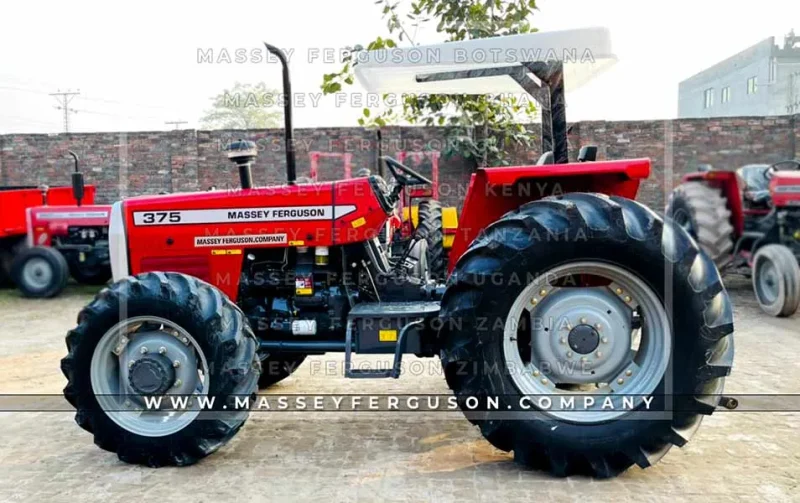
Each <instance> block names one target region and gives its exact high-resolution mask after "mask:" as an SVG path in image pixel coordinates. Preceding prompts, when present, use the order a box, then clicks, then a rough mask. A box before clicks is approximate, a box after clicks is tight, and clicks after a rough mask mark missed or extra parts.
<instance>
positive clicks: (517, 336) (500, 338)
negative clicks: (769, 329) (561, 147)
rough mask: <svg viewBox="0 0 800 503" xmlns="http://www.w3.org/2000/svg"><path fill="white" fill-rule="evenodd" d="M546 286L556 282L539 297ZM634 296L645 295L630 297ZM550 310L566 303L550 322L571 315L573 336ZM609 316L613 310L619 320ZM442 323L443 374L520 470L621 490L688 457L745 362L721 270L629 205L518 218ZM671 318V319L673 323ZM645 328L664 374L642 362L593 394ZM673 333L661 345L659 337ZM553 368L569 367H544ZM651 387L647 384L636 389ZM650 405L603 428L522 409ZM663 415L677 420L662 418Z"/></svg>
mask: <svg viewBox="0 0 800 503" xmlns="http://www.w3.org/2000/svg"><path fill="white" fill-rule="evenodd" d="M586 264H594V269H592V268H589V269H587V271H589V272H590V274H589V275H587V274H582V273H574V272H573V273H570V274H569V275H568V276H558V274H556V271H558V270H559V269H561V270H564V268H575V267H584V266H585V265H586ZM573 271H575V270H574V269H573ZM599 271H623V272H624V274H622V275H619V274H617V273H614V274H611V273H609V275H610V277H611V281H610V282H603V281H599V280H600V279H602V278H603V277H604V274H600V272H599ZM665 277H667V278H668V280H665ZM534 278H535V280H534ZM539 278H543V281H542V282H541V283H539V284H537V283H536V281H538V279H539ZM615 282H616V284H615ZM622 282H626V283H629V284H630V285H638V286H637V287H636V288H633V287H631V288H632V289H631V291H630V292H628V290H627V288H622V287H621V286H620V285H621V284H622ZM574 286H577V288H574ZM559 292H560V293H559ZM648 292H649V293H648ZM665 292H670V294H669V295H665ZM524 295H529V298H528V297H524ZM559 295H561V296H559ZM520 299H522V301H523V302H522V304H519V301H520ZM546 299H552V302H551V303H550V304H549V306H550V307H548V309H552V308H553V307H552V306H561V307H560V308H559V309H561V313H562V314H563V316H564V317H563V318H562V321H563V320H566V324H563V323H562V322H560V321H558V320H554V321H556V323H562V324H561V325H560V327H561V328H563V327H566V328H565V329H564V331H561V328H559V327H556V328H555V329H554V328H549V327H550V325H548V323H551V322H548V321H547V319H546V317H545V314H543V313H542V312H539V311H537V310H538V309H540V308H541V307H543V306H544V305H545V304H546ZM654 299H655V300H654ZM632 303H634V304H636V303H638V304H639V306H640V309H639V314H638V322H637V321H636V320H637V315H636V314H635V313H636V311H635V310H631V312H630V315H629V317H628V318H627V319H626V318H625V317H623V316H620V315H619V313H625V312H627V311H626V309H623V308H625V307H626V306H628V307H629V305H632ZM537 304H538V305H537ZM515 305H516V306H517V307H519V306H520V305H524V306H527V307H526V310H527V311H528V312H529V313H531V314H529V318H528V322H524V317H522V318H521V319H520V320H515V319H512V317H510V316H509V314H512V313H513V312H523V311H514V309H515ZM599 306H608V309H607V312H606V309H605V308H604V307H603V308H600V307H599ZM614 306H622V307H620V308H619V310H617V308H616V307H614ZM584 309H585V310H586V311H581V312H578V311H580V310H584ZM548 312H552V311H548ZM573 312H575V313H577V314H575V315H577V316H578V318H577V321H576V320H575V319H573V318H572V317H573V314H572V313H573ZM583 312H586V314H582V313H583ZM441 313H442V314H441V316H442V329H441V330H440V337H441V343H442V347H443V350H442V354H441V356H442V365H443V367H444V370H445V376H446V378H447V382H448V385H449V386H450V387H451V389H453V391H454V393H455V394H456V396H457V397H459V403H460V404H461V406H462V409H464V412H465V414H466V415H467V417H468V418H469V419H470V421H472V422H473V423H474V424H476V425H477V426H478V427H479V428H480V430H481V433H482V434H483V435H484V437H485V438H486V439H487V440H488V441H489V442H491V443H492V444H493V445H494V446H495V447H497V448H499V449H502V450H505V451H513V452H514V459H515V460H516V461H517V462H520V463H522V464H524V465H527V466H530V467H534V468H538V469H544V470H548V471H550V472H551V473H553V474H555V475H558V476H568V475H571V474H590V475H593V476H595V477H599V478H607V477H612V476H615V475H617V474H619V473H621V472H622V471H624V470H625V469H627V468H628V467H629V466H631V465H632V464H634V463H635V464H637V465H638V466H640V467H642V468H646V467H648V466H651V465H652V464H654V463H655V462H657V461H658V460H659V459H660V458H661V457H662V456H663V455H664V454H665V453H666V452H667V451H668V450H669V449H670V447H672V446H673V445H678V446H682V445H684V444H685V443H686V442H687V441H688V440H689V439H690V438H691V437H692V435H693V434H694V432H695V431H696V429H697V428H698V427H699V425H700V421H701V416H702V415H707V414H711V413H712V412H713V411H714V408H715V407H716V406H717V405H718V403H719V400H720V395H719V394H720V393H721V392H722V389H723V383H724V377H725V376H726V375H728V374H729V372H730V369H731V365H732V360H733V337H732V336H731V335H730V334H732V332H733V314H732V313H733V311H732V307H731V304H730V300H729V298H728V295H727V293H726V291H725V290H724V287H723V285H722V283H721V281H720V278H719V273H718V271H717V269H716V268H715V267H714V264H713V263H712V262H711V261H710V260H709V258H708V257H707V256H706V255H705V254H703V253H701V252H700V251H699V250H698V249H697V247H696V245H695V244H694V243H693V241H692V240H691V239H690V238H689V236H688V235H687V234H686V233H685V232H683V231H682V230H681V229H680V228H678V227H677V226H675V225H674V224H672V223H664V222H662V220H661V219H660V218H659V217H658V216H657V215H656V214H655V213H653V212H652V211H650V210H649V209H647V208H646V207H644V206H642V205H640V204H638V203H636V202H634V201H630V200H627V199H624V198H619V197H606V196H602V195H593V194H568V195H565V196H562V197H557V198H546V199H544V200H540V201H535V202H532V203H528V204H526V205H524V206H522V207H521V208H519V209H518V210H515V211H512V212H510V213H508V214H506V215H505V216H504V217H503V218H501V219H500V220H498V221H497V222H495V223H494V224H492V225H490V226H489V227H488V228H487V229H486V231H485V233H484V234H483V236H481V237H479V238H478V239H477V240H476V241H475V242H473V244H472V245H471V246H470V248H469V250H468V251H467V252H466V253H465V254H464V255H463V256H462V257H461V258H460V259H459V261H458V264H457V265H456V268H455V270H454V271H453V274H452V275H451V277H450V279H449V280H448V288H447V291H446V293H445V296H444V299H443V301H442V311H441ZM648 313H653V314H648ZM659 313H666V314H667V318H666V321H661V318H659V316H661V314H659ZM540 315H541V318H540ZM584 317H585V318H586V319H584ZM595 318H597V320H595ZM648 319H650V320H654V321H655V323H652V322H651V323H649V324H648V323H647V321H648ZM601 320H602V321H601ZM540 322H541V323H540ZM509 323H511V324H512V327H513V329H512V331H511V334H510V335H511V336H509V329H508V327H509ZM526 323H527V324H526ZM636 323H639V326H641V327H642V329H641V330H640V334H639V346H638V347H639V349H637V352H636V353H635V354H636V355H638V353H639V351H644V353H643V354H645V355H650V356H649V358H650V359H649V360H643V361H649V362H650V363H649V364H645V363H641V362H640V363H641V365H639V364H636V363H637V360H636V358H637V356H634V359H633V362H632V363H628V362H627V361H625V360H624V359H622V360H619V361H617V363H621V364H622V365H617V366H613V368H612V369H607V374H606V377H603V379H606V380H608V381H611V382H599V383H592V379H593V377H592V375H588V376H587V374H586V371H587V370H589V369H591V370H592V373H594V369H595V368H597V369H598V373H600V369H601V368H603V367H602V365H603V362H604V361H605V360H604V359H606V358H608V359H611V358H614V354H615V353H614V347H615V345H616V344H617V343H616V342H615V341H616V339H621V340H622V348H623V349H624V348H625V344H626V343H629V342H631V341H632V340H633V339H634V338H635V334H636V328H635V327H636V326H637V325H636ZM515 324H516V325H515ZM578 325H580V327H578ZM659 327H661V330H662V332H663V333H662V337H661V344H660V345H658V344H656V343H655V342H652V341H655V338H652V340H651V337H650V332H648V331H656V330H657V329H658V328H659ZM578 328H580V330H577V331H575V329H578ZM573 332H575V337H574V339H573ZM595 332H596V333H595ZM626 332H627V333H626ZM542 337H544V338H546V340H545V341H544V343H540V342H539V338H542ZM606 337H608V340H605V339H606ZM587 341H589V342H587ZM587 344H590V346H586V345H587ZM594 344H596V345H597V346H595V345H594ZM509 345H511V348H512V349H513V348H514V347H516V348H518V354H519V355H520V356H521V357H523V356H524V355H530V359H529V361H527V362H526V361H525V358H524V357H523V358H521V361H519V360H517V361H516V362H512V360H511V359H510V358H509V356H508V355H509V354H513V353H510V352H509V351H510V350H509ZM584 346H586V347H584ZM536 348H538V349H536ZM641 348H644V349H641ZM648 348H650V349H652V348H655V349H656V351H655V352H654V351H650V350H649V349H648ZM628 349H629V350H630V351H633V349H632V347H631V346H629V347H628ZM537 351H539V353H537ZM599 352H602V353H603V354H602V355H601V354H600V353H599ZM659 352H662V353H663V356H662V357H661V359H660V358H659ZM579 353H580V354H579ZM539 354H545V355H549V358H552V359H554V360H555V361H544V362H537V361H536V360H535V359H534V356H537V355H539ZM584 354H585V357H582V355H584ZM622 355H624V352H623V353H622ZM601 356H602V358H601ZM617 357H619V355H618V356H617ZM584 358H585V360H586V362H588V365H589V366H588V367H587V363H586V362H584ZM544 359H545V360H547V357H545V358H544ZM595 359H596V360H597V363H596V365H597V366H596V367H593V366H591V365H595V363H594V362H593V361H592V360H595ZM663 360H666V362H665V361H663ZM564 361H572V362H578V361H580V362H581V363H580V364H578V365H580V371H579V372H578V371H576V370H575V368H576V367H574V366H573V367H569V366H564V367H563V368H564V369H566V370H570V369H571V370H570V371H569V372H567V371H565V370H559V369H561V368H562V367H561V364H562V363H563V362H564ZM511 363H517V364H518V365H511ZM665 363H666V364H667V365H664V364H665ZM633 364H636V365H633ZM631 369H633V372H631V373H630V374H628V372H629V371H631ZM640 374H641V375H642V376H645V377H642V378H641V379H640V380H639V381H636V380H635V379H636V376H637V375H640ZM610 376H614V377H613V378H612V377H610ZM617 376H619V377H617ZM612 379H613V380H612ZM629 381H630V384H631V386H633V388H632V389H630V391H629V389H628V388H626V386H628V384H629ZM523 382H530V383H531V386H530V387H528V388H526V389H523V386H522V385H521V383H523ZM634 382H637V383H639V384H641V386H639V387H637V386H634V385H633V383H634ZM533 383H536V385H534V384H533ZM592 385H594V386H595V387H592ZM536 386H543V388H542V389H539V388H538V387H536ZM587 386H588V387H590V388H591V391H585V389H586V387H587ZM615 388H616V389H615ZM544 389H546V390H547V391H542V390H544ZM642 390H647V391H642ZM637 392H638V393H643V394H644V395H649V396H650V397H652V399H653V401H652V403H651V405H650V406H649V407H648V409H647V410H645V409H643V405H642V404H638V403H637V408H636V409H635V410H633V411H628V415H624V414H623V415H615V414H608V413H606V415H605V416H603V413H604V411H600V410H596V409H597V408H598V407H597V406H596V405H593V406H592V407H593V408H592V409H590V410H588V411H582V410H575V411H570V410H569V409H567V411H566V412H564V411H554V410H553V409H548V408H546V406H542V402H536V401H535V400H534V401H532V402H525V403H526V405H528V406H529V407H528V408H527V409H525V408H522V407H520V405H521V402H522V401H523V397H531V396H535V395H539V396H547V397H550V398H551V399H552V400H553V402H556V400H557V399H558V397H564V396H567V397H568V396H573V397H578V398H577V400H581V399H580V398H579V397H580V396H581V395H582V394H583V393H589V394H591V395H592V396H593V397H615V398H613V399H614V400H619V399H620V398H624V397H625V396H626V395H625V394H626V393H629V394H630V395H633V394H634V393H637ZM565 394H566V395H565ZM468 397H496V398H498V399H499V411H502V412H499V411H498V409H484V410H483V411H482V412H481V411H480V410H479V412H475V410H474V409H471V408H469V404H468V403H466V400H467V399H468ZM584 397H585V395H584ZM634 398H635V397H634ZM670 399H671V403H672V408H671V409H670V408H669V407H668V406H667V404H668V403H670ZM597 402H598V404H599V402H600V398H598V399H597ZM578 403H579V404H580V401H579V402H578ZM584 403H585V402H584ZM465 405H466V406H465ZM473 405H474V404H473ZM507 410H508V411H511V412H506V411H507ZM649 411H665V413H666V415H663V414H661V415H656V416H655V417H654V416H653V415H652V414H651V413H650V412H649ZM507 414H511V415H510V416H509V415H507ZM580 414H585V415H584V416H581V415H580Z"/></svg>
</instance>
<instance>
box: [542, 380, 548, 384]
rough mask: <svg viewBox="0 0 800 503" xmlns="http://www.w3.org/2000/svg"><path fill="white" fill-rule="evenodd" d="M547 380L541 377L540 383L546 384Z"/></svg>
mask: <svg viewBox="0 0 800 503" xmlns="http://www.w3.org/2000/svg"><path fill="white" fill-rule="evenodd" d="M548 382H550V381H548V380H547V379H542V384H547V383H548Z"/></svg>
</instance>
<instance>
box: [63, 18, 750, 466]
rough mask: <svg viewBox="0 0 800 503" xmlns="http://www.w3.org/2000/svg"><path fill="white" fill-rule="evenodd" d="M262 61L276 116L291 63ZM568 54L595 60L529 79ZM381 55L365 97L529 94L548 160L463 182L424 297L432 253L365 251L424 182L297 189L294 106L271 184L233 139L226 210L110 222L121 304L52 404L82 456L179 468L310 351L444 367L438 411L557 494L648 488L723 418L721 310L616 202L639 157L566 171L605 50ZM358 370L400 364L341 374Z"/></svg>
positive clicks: (728, 336)
mask: <svg viewBox="0 0 800 503" xmlns="http://www.w3.org/2000/svg"><path fill="white" fill-rule="evenodd" d="M265 45H266V48H267V50H268V51H269V52H270V53H272V54H274V55H275V56H276V57H277V58H278V59H279V60H280V62H281V64H282V66H283V92H284V95H285V96H292V92H291V85H290V79H289V67H288V59H287V57H286V55H285V54H284V53H283V51H281V50H280V49H278V48H277V47H274V46H271V45H269V44H265ZM576 47H577V48H578V52H579V53H585V52H586V51H590V52H591V54H592V55H593V57H592V58H591V61H586V62H584V61H581V62H580V63H578V62H577V61H572V60H571V59H570V61H569V62H570V64H572V63H575V67H568V66H567V65H566V63H567V61H563V60H561V59H558V60H552V59H548V60H547V61H540V60H535V61H530V60H528V59H525V58H529V57H532V56H531V55H532V54H543V55H547V57H549V56H550V55H551V54H557V55H561V54H565V52H564V51H569V50H571V49H572V48H576ZM498 48H499V49H500V50H501V51H505V52H506V54H507V55H508V54H512V55H513V54H516V55H517V58H518V59H517V60H516V62H515V63H514V64H510V62H509V61H507V60H506V61H505V62H504V63H502V64H497V65H495V66H491V64H490V65H488V67H487V64H486V63H485V62H477V61H474V60H470V59H469V58H467V60H466V61H463V58H461V61H460V62H459V60H458V59H457V58H458V56H457V55H456V54H455V52H459V53H461V52H463V54H467V55H469V54H480V53H483V54H487V53H489V52H490V51H495V50H497V49H498ZM397 51H398V53H397V54H394V55H393V56H392V57H391V58H389V57H386V56H387V54H386V51H370V52H368V53H367V58H366V59H364V60H360V62H359V64H358V65H357V66H356V67H355V70H356V77H357V78H358V79H359V82H361V83H362V85H363V86H364V87H365V88H366V89H367V90H368V91H369V92H374V93H377V94H381V93H385V92H395V91H402V90H405V91H407V92H438V93H443V94H447V93H471V94H478V93H486V92H505V91H507V90H508V89H509V88H510V89H517V87H516V86H517V85H522V86H523V88H524V89H526V90H527V91H528V92H530V93H531V94H533V95H534V97H535V98H536V100H537V101H538V102H539V103H540V104H541V105H542V109H541V110H542V114H541V116H542V142H543V145H542V146H543V151H550V152H549V153H547V154H544V155H543V159H544V160H543V162H542V163H541V164H540V165H535V166H515V167H503V168H481V169H478V170H476V171H475V172H474V173H473V174H472V176H471V180H470V184H469V188H468V191H467V195H466V199H465V201H464V205H463V209H462V212H461V219H460V225H459V229H458V232H457V233H456V235H455V239H454V243H453V247H452V250H451V253H450V257H449V264H448V278H447V282H446V283H444V282H441V281H438V280H436V279H432V278H431V275H430V271H429V267H428V264H427V260H426V239H424V237H425V236H420V235H417V236H416V239H415V238H412V239H410V240H409V241H408V242H407V244H406V249H405V250H403V253H402V258H403V259H402V260H393V259H392V256H391V254H390V252H389V250H388V249H387V247H386V246H384V245H383V244H382V243H381V242H380V240H379V238H378V235H379V233H380V230H381V229H382V228H384V227H385V225H386V223H387V221H388V219H389V218H391V216H392V215H394V214H395V213H396V211H397V209H398V205H399V202H400V196H401V194H402V193H403V191H404V190H407V189H409V188H410V187H415V186H421V185H426V184H430V183H431V180H429V179H427V178H426V177H425V176H423V175H422V174H420V173H418V172H416V171H415V170H414V169H412V168H410V167H408V166H405V165H404V164H403V163H401V162H399V161H397V160H395V159H392V158H390V157H386V156H382V157H381V159H382V161H383V162H384V163H385V167H386V169H387V172H388V176H387V177H385V178H384V177H383V176H380V175H374V174H370V175H369V176H361V177H356V178H351V179H348V180H337V181H330V182H322V183H297V176H296V167H295V153H294V141H293V130H292V113H291V112H292V109H291V103H292V100H290V99H287V100H285V101H284V107H285V108H284V121H285V135H286V138H285V149H286V172H287V183H286V184H285V185H279V186H271V187H261V188H259V187H253V185H252V175H251V164H252V161H253V159H254V158H255V156H256V155H257V148H256V145H255V144H254V143H253V142H249V141H243V140H242V141H237V142H234V143H233V144H231V145H230V146H229V153H228V157H229V158H230V159H231V160H232V161H233V162H235V163H236V165H237V166H238V171H239V179H240V183H241V190H240V191H237V192H236V193H234V194H231V193H230V192H222V191H212V192H196V193H184V194H170V195H158V196H143V197H134V198H130V199H126V200H125V201H120V202H117V203H115V204H114V205H113V208H112V212H111V224H110V231H109V236H110V241H111V264H112V270H113V273H114V280H115V283H114V284H113V285H111V286H110V287H108V288H105V289H103V290H102V291H101V292H100V293H99V294H98V295H97V296H96V297H95V299H94V300H93V301H92V302H91V303H90V304H89V305H88V306H86V307H85V308H84V309H83V310H82V311H81V313H80V315H79V316H78V326H76V327H75V328H74V329H73V330H71V331H70V332H69V333H68V334H67V337H66V343H67V350H68V354H67V356H66V357H65V358H64V359H63V360H62V361H61V369H62V371H63V372H64V375H65V376H66V378H67V386H66V387H65V388H64V396H65V398H66V399H67V400H68V401H69V402H70V403H71V404H72V405H73V406H74V407H75V408H76V410H77V413H76V416H75V419H76V422H77V423H78V424H79V425H80V426H81V427H82V428H84V429H85V430H87V431H88V432H90V433H91V434H92V435H93V436H94V442H95V444H96V445H98V446H99V447H101V448H102V449H105V450H108V451H111V452H115V453H117V455H118V457H119V458H120V459H121V460H123V461H126V462H129V463H139V464H144V465H148V466H153V467H158V466H165V465H190V464H192V463H195V462H197V461H198V460H200V459H201V458H203V457H205V456H207V455H209V454H211V453H212V452H214V451H215V450H217V449H218V448H219V447H221V446H222V445H224V444H225V443H226V442H228V441H229V440H230V439H231V438H232V437H233V436H234V435H235V434H236V433H237V432H238V431H239V430H240V429H241V427H242V425H243V424H244V423H245V421H246V419H247V417H248V414H249V409H250V407H253V406H255V404H256V402H255V401H254V400H255V399H256V395H255V394H256V393H257V391H258V389H259V388H264V387H267V386H271V385H273V384H275V383H277V382H278V381H280V380H281V379H284V378H286V377H287V376H288V375H290V374H291V373H292V372H293V371H295V370H296V369H297V365H298V364H299V362H302V361H303V359H304V358H305V357H306V356H308V355H321V354H325V353H341V354H343V360H344V377H346V378H360V379H364V378H373V379H382V378H383V379H385V378H398V377H399V376H400V375H401V370H402V362H403V357H404V355H409V354H412V355H416V356H418V357H438V358H439V359H440V361H441V366H442V369H443V372H444V375H445V379H446V382H447V385H448V386H449V387H450V389H451V390H452V391H453V394H454V395H455V396H454V397H453V400H452V401H449V400H448V403H453V405H457V406H458V407H460V408H461V409H462V410H463V412H464V414H465V415H466V417H467V419H469V420H470V421H471V422H472V423H473V424H474V425H476V426H477V427H478V428H479V430H480V432H481V434H482V435H483V436H484V437H485V438H486V440H487V441H488V442H490V443H491V444H492V445H494V446H496V447H497V448H499V449H502V450H504V451H513V452H514V459H515V461H517V462H519V463H521V464H524V465H526V466H530V467H534V468H539V469H545V470H548V471H550V472H551V473H553V474H555V475H559V476H567V475H571V474H577V473H583V474H591V475H594V476H596V477H601V478H604V477H613V476H615V475H617V474H618V473H620V472H622V471H624V470H626V469H627V468H628V467H630V466H631V465H633V464H636V465H638V466H640V467H642V468H646V467H648V466H651V465H653V464H654V463H656V462H657V461H658V460H659V459H660V458H661V457H663V456H664V455H665V454H666V452H667V451H668V450H669V449H670V448H671V447H672V446H674V445H677V446H683V445H685V444H686V442H688V441H689V440H690V439H691V437H692V436H693V435H694V434H695V432H696V431H697V430H698V428H699V426H700V422H701V420H702V417H703V416H705V415H709V414H711V413H713V412H714V410H715V409H716V408H717V407H718V406H720V405H722V406H726V407H734V406H735V401H734V400H733V399H726V398H725V397H723V396H722V392H723V387H724V381H725V377H726V376H727V375H728V374H729V373H730V371H731V367H732V365H733V354H734V350H733V346H734V345H733V336H732V333H733V309H732V306H731V303H730V299H729V298H728V295H727V292H726V291H725V288H724V286H723V284H722V282H721V280H720V276H719V273H718V271H717V269H716V267H715V266H714V263H713V262H712V261H711V260H710V259H709V258H708V256H707V255H706V254H704V253H702V252H701V251H700V249H699V248H698V247H697V244H696V243H695V241H694V240H692V239H691V237H690V236H689V234H687V233H686V232H685V231H684V230H683V229H681V228H680V227H679V226H677V225H674V224H673V223H672V222H671V221H669V220H667V221H663V220H662V219H661V218H660V217H659V216H658V215H657V214H656V213H655V212H653V211H651V210H649V209H648V208H646V207H645V206H643V205H641V204H639V203H637V202H635V201H633V198H634V197H635V196H636V193H637V190H638V188H639V184H640V181H641V180H642V179H644V178H646V177H647V176H648V175H649V173H650V161H649V159H629V160H616V161H595V160H594V158H593V157H592V156H583V155H582V156H581V157H583V158H584V161H585V162H578V163H569V162H568V161H567V159H568V155H567V154H568V147H567V134H566V131H567V124H566V118H565V102H564V91H565V87H564V84H565V82H564V79H565V76H566V75H568V76H569V77H570V80H571V81H574V82H575V84H576V85H577V84H580V83H582V82H585V81H586V80H588V78H589V77H590V76H591V74H593V73H597V72H598V71H600V70H601V69H602V68H603V67H604V66H603V65H604V64H605V63H609V62H613V59H615V58H614V55H613V52H611V47H610V40H609V34H608V31H607V30H605V29H584V30H569V31H563V32H552V33H532V34H523V35H513V36H507V37H494V38H488V39H478V40H466V41H459V42H450V43H446V44H439V45H435V46H428V47H421V46H414V47H413V48H411V49H397ZM411 51H415V52H417V51H418V52H419V53H421V54H436V55H437V56H439V57H437V61H436V62H434V63H427V62H426V61H420V59H419V58H414V57H413V56H414V54H411V53H410V52H411ZM398 61H402V62H405V63H404V64H400V63H398ZM565 67H566V68H565ZM553 193H556V194H558V195H553ZM354 353H361V354H385V355H391V356H392V358H393V364H392V366H391V367H390V368H388V369H384V368H363V367H359V368H356V367H357V366H356V365H354V363H355V362H354V361H353V358H352V355H353V354H354ZM260 398H268V396H267V395H264V396H262V397H260ZM175 400H177V401H175ZM328 410H331V409H328ZM340 410H341V409H340ZM362 410H364V409H362ZM385 410H391V409H385ZM382 420H386V419H382ZM264 427H269V425H268V423H265V426H264ZM388 427H391V425H389V426H388Z"/></svg>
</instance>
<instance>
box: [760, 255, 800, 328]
mask: <svg viewBox="0 0 800 503" xmlns="http://www.w3.org/2000/svg"><path fill="white" fill-rule="evenodd" d="M753 291H754V292H755V294H756V300H757V301H758V305H759V306H761V309H762V310H763V311H764V312H765V313H767V314H769V315H770V316H778V317H781V318H784V317H787V316H791V315H793V314H794V313H795V312H797V308H798V306H800V266H798V264H797V258H796V257H795V256H794V254H793V253H792V250H790V249H789V248H788V247H786V246H784V245H779V244H771V245H766V246H763V247H761V248H759V249H758V251H757V252H756V255H755V257H754V258H753Z"/></svg>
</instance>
